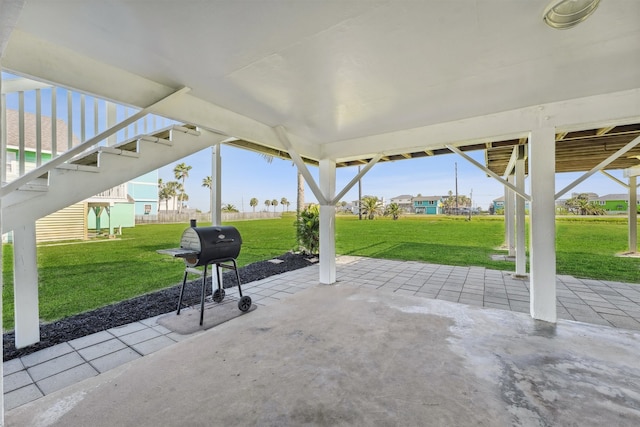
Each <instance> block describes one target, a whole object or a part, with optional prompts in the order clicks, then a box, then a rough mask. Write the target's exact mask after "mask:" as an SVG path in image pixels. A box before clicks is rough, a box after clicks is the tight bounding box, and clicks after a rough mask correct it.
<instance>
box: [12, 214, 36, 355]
mask: <svg viewBox="0 0 640 427" xmlns="http://www.w3.org/2000/svg"><path fill="white" fill-rule="evenodd" d="M13 289H14V290H13V292H14V302H15V331H16V337H15V340H16V347H17V348H22V347H26V346H28V345H31V344H35V343H37V342H38V341H40V318H39V312H38V263H37V258H36V224H35V222H34V223H31V224H26V225H21V226H20V227H16V228H15V229H14V230H13Z"/></svg>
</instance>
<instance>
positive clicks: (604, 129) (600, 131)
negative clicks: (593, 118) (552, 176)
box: [596, 126, 615, 136]
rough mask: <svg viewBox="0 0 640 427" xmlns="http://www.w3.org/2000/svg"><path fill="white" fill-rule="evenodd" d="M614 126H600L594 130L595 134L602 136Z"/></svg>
mask: <svg viewBox="0 0 640 427" xmlns="http://www.w3.org/2000/svg"><path fill="white" fill-rule="evenodd" d="M614 127H615V126H608V127H606V128H600V129H598V130H597V131H596V135H598V136H602V135H604V134H606V133H609V132H610V131H611V130H612V129H613V128H614Z"/></svg>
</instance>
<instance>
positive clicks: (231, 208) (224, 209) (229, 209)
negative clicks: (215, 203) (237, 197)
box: [222, 204, 238, 212]
mask: <svg viewBox="0 0 640 427" xmlns="http://www.w3.org/2000/svg"><path fill="white" fill-rule="evenodd" d="M222 212H238V208H236V207H235V206H234V205H232V204H226V205H224V206H223V207H222Z"/></svg>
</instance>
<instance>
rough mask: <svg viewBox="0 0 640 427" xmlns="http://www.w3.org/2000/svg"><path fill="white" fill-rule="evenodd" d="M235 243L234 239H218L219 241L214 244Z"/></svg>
mask: <svg viewBox="0 0 640 427" xmlns="http://www.w3.org/2000/svg"><path fill="white" fill-rule="evenodd" d="M232 242H235V239H220V240H216V242H215V243H216V244H218V243H232Z"/></svg>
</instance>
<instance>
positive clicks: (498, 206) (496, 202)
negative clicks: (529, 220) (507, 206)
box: [493, 196, 529, 212]
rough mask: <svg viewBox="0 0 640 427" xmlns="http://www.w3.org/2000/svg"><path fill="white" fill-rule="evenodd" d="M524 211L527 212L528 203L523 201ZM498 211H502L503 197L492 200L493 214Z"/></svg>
mask: <svg viewBox="0 0 640 427" xmlns="http://www.w3.org/2000/svg"><path fill="white" fill-rule="evenodd" d="M524 208H525V210H529V201H528V200H525V201H524ZM498 209H502V210H504V196H501V197H498V198H497V199H493V212H496V211H497V210H498Z"/></svg>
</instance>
